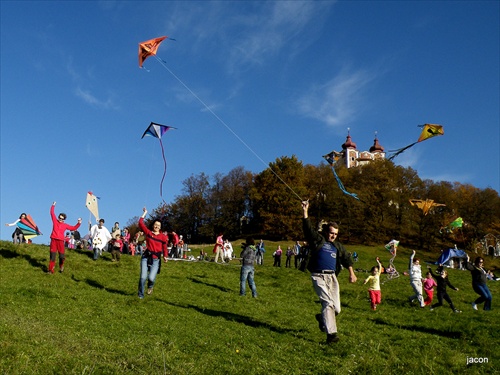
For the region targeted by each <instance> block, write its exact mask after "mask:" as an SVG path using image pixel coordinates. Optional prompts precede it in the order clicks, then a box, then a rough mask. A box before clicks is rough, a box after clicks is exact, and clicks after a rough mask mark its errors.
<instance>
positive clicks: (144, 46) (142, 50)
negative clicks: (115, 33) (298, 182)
mask: <svg viewBox="0 0 500 375" xmlns="http://www.w3.org/2000/svg"><path fill="white" fill-rule="evenodd" d="M166 38H168V39H169V40H172V41H175V39H173V38H169V37H167V36H162V37H159V38H154V39H150V40H146V41H145V42H142V43H139V67H140V68H143V66H142V65H143V63H144V61H145V60H146V59H147V58H148V57H150V56H154V57H155V58H156V60H157V61H158V62H159V63H160V64H161V65H163V67H164V68H165V69H166V70H167V71H168V72H169V73H170V74H171V75H172V76H173V77H174V78H175V79H176V80H177V81H178V82H179V83H180V84H181V85H182V86H184V88H185V89H186V90H188V91H189V92H190V93H191V95H193V97H194V98H196V100H198V101H199V102H200V103H201V104H202V105H203V107H205V109H206V110H207V112H209V113H211V114H212V115H213V116H214V117H215V118H216V119H217V120H218V121H219V122H220V123H221V124H222V125H224V126H225V127H226V129H227V130H229V131H230V132H231V133H232V134H233V135H234V136H235V137H236V138H237V139H238V140H239V141H240V142H241V143H242V144H243V145H244V146H245V147H246V148H247V149H248V150H249V151H251V152H252V153H253V154H254V155H255V156H256V157H257V158H258V159H259V160H260V161H261V162H262V163H263V164H264V165H265V166H266V167H269V164H266V163H265V162H264V161H263V160H262V159H261V158H260V156H259V155H257V153H256V152H255V151H254V150H253V149H252V148H251V147H250V146H249V145H248V144H247V143H246V142H245V141H243V139H241V137H240V136H238V134H236V132H235V131H234V130H233V129H231V128H230V127H229V125H228V124H226V123H225V122H224V120H222V118H221V117H220V116H218V115H217V114H216V113H215V112H214V111H213V110H212V108H211V107H210V106H208V105H207V104H206V103H205V102H204V101H203V100H202V99H201V98H200V97H199V96H198V95H196V93H195V92H194V91H193V90H191V89H190V88H189V87H188V85H186V83H184V82H183V81H182V80H181V79H180V78H179V77H178V76H177V75H176V74H175V73H174V72H173V71H172V70H171V69H170V68H169V67H168V65H167V63H166V61H164V60H163V59H161V58H159V57H158V56H157V55H156V52H157V50H158V47H159V46H160V43H162V42H163V41H164V40H165V39H166ZM160 142H161V141H160ZM164 159H165V157H164ZM165 164H166V163H165ZM269 170H270V171H271V173H273V174H274V175H275V176H276V177H277V178H278V179H279V180H280V181H281V182H282V183H283V184H284V185H285V186H286V187H287V188H288V189H290V191H291V192H292V193H294V194H295V196H296V197H297V198H299V199H300V201H303V200H304V199H302V198H301V197H300V195H298V194H297V193H296V192H295V190H293V189H292V188H291V187H290V186H289V185H288V184H287V183H286V182H285V181H284V180H283V179H282V178H281V177H280V176H279V175H278V174H277V173H276V172H275V171H274V170H273V169H272V168H269ZM162 182H163V180H162ZM160 190H161V185H160ZM160 193H161V191H160Z"/></svg>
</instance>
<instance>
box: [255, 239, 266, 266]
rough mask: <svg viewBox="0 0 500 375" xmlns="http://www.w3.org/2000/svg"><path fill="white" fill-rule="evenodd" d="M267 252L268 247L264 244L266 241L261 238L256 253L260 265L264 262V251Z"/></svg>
mask: <svg viewBox="0 0 500 375" xmlns="http://www.w3.org/2000/svg"><path fill="white" fill-rule="evenodd" d="M265 252H266V247H265V245H264V241H263V240H260V242H259V244H258V245H257V254H256V257H255V259H256V262H257V264H259V265H261V266H262V265H263V264H264V253H265Z"/></svg>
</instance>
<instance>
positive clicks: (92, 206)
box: [85, 191, 99, 221]
mask: <svg viewBox="0 0 500 375" xmlns="http://www.w3.org/2000/svg"><path fill="white" fill-rule="evenodd" d="M97 199H99V198H98V197H96V196H95V195H94V194H93V193H92V192H91V191H89V192H88V193H87V200H86V201H85V205H86V206H87V208H88V209H89V211H90V212H91V213H92V215H94V217H95V219H96V220H97V221H99V207H98V205H97Z"/></svg>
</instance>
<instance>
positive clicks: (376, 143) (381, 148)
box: [370, 137, 384, 152]
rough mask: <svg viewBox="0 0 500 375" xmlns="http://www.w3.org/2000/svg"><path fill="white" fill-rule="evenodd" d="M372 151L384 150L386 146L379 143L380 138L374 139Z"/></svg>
mask: <svg viewBox="0 0 500 375" xmlns="http://www.w3.org/2000/svg"><path fill="white" fill-rule="evenodd" d="M370 152H384V148H383V147H382V146H381V145H380V143H378V139H377V138H376V137H375V139H374V141H373V146H372V147H370Z"/></svg>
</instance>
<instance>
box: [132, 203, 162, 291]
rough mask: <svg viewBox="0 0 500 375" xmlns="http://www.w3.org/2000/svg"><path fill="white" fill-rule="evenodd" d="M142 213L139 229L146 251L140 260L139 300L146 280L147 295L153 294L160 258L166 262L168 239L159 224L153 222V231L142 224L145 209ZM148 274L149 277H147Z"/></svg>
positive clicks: (145, 212)
mask: <svg viewBox="0 0 500 375" xmlns="http://www.w3.org/2000/svg"><path fill="white" fill-rule="evenodd" d="M142 211H143V213H142V216H141V218H140V219H139V229H140V230H141V231H143V232H144V235H145V236H146V251H144V253H143V254H142V258H141V276H140V278H139V291H138V296H139V298H141V299H142V298H144V287H145V285H146V279H147V280H148V292H147V293H148V295H149V294H151V293H153V287H154V285H155V281H156V275H157V274H158V273H160V268H161V257H162V255H163V260H164V261H165V262H167V261H168V248H167V244H168V237H167V236H166V235H165V234H163V233H162V231H161V223H160V222H159V221H155V222H154V223H153V230H150V229H149V228H148V227H146V225H145V224H144V217H145V216H146V214H147V213H148V211H147V210H146V207H144V208H143V209H142ZM148 273H149V275H148Z"/></svg>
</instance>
